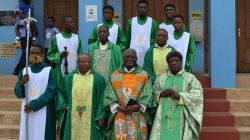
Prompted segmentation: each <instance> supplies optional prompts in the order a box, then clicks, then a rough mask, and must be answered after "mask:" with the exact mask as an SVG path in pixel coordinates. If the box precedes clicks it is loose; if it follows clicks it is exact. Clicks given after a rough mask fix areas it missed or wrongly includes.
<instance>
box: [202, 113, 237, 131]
mask: <svg viewBox="0 0 250 140" xmlns="http://www.w3.org/2000/svg"><path fill="white" fill-rule="evenodd" d="M234 124H235V118H234V116H233V115H232V114H231V113H229V112H204V113H203V122H202V126H203V127H229V126H231V127H233V126H234Z"/></svg>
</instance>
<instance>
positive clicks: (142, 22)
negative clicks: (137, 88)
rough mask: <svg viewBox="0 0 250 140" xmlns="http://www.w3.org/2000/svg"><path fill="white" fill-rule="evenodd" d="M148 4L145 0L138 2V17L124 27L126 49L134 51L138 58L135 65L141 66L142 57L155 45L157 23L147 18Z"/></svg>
mask: <svg viewBox="0 0 250 140" xmlns="http://www.w3.org/2000/svg"><path fill="white" fill-rule="evenodd" d="M148 10H149V3H148V1H146V0H138V2H137V12H138V15H137V16H136V17H133V18H132V19H130V20H128V23H127V27H126V35H127V43H128V47H129V48H132V49H135V50H136V52H137V56H138V61H137V63H138V64H139V65H140V66H143V62H144V55H145V53H146V51H147V50H148V49H149V48H150V46H153V45H155V42H156V41H155V36H156V32H157V31H158V23H157V22H156V21H155V20H154V19H152V18H151V17H149V16H147V13H148Z"/></svg>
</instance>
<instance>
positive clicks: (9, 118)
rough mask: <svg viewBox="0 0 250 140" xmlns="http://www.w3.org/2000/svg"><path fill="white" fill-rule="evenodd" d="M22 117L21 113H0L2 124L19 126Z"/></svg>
mask: <svg viewBox="0 0 250 140" xmlns="http://www.w3.org/2000/svg"><path fill="white" fill-rule="evenodd" d="M20 117H21V114H20V111H0V124H2V125H19V124H20Z"/></svg>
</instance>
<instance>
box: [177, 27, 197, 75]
mask: <svg viewBox="0 0 250 140" xmlns="http://www.w3.org/2000/svg"><path fill="white" fill-rule="evenodd" d="M183 33H184V32H183V31H182V32H180V33H179V32H176V31H175V32H174V38H175V39H176V40H178V39H180V38H181V37H182V35H183ZM195 57H196V47H195V40H194V37H193V35H191V34H190V37H189V42H188V49H187V56H186V63H185V70H186V71H187V72H192V64H193V63H194V62H195Z"/></svg>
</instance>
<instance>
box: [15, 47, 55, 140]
mask: <svg viewBox="0 0 250 140" xmlns="http://www.w3.org/2000/svg"><path fill="white" fill-rule="evenodd" d="M29 62H30V64H29V67H28V73H26V68H24V69H23V70H22V71H21V72H20V73H19V75H18V80H17V82H16V86H15V89H14V91H15V95H16V96H17V97H18V98H20V99H22V107H21V108H22V109H21V123H20V134H19V140H27V139H29V140H55V139H56V114H55V100H54V97H55V95H56V79H55V77H54V70H53V69H52V68H51V67H49V66H47V64H46V63H44V62H43V48H42V46H40V45H35V46H32V47H31V49H30V55H29ZM25 88H28V89H27V91H28V94H26V92H25ZM27 95H28V103H27V102H26V96H27ZM26 115H28V120H27V121H28V123H26ZM26 124H28V132H27V134H28V135H27V136H26Z"/></svg>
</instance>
